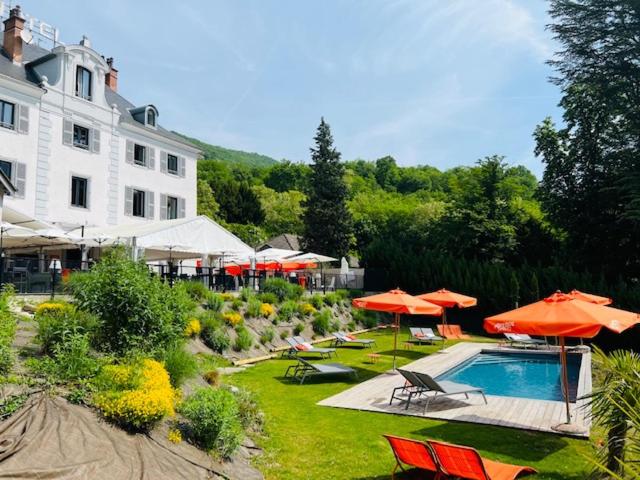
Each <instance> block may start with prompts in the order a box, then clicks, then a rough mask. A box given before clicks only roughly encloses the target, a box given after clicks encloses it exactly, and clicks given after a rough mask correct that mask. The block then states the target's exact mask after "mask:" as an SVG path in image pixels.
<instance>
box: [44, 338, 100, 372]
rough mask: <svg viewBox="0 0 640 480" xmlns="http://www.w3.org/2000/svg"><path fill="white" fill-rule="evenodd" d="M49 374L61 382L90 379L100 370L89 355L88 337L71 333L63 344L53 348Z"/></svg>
mask: <svg viewBox="0 0 640 480" xmlns="http://www.w3.org/2000/svg"><path fill="white" fill-rule="evenodd" d="M53 359H54V361H53V362H52V363H51V364H50V369H51V370H52V371H50V372H49V373H50V374H53V375H55V376H57V377H58V378H60V379H61V380H81V379H87V378H91V377H93V376H94V375H96V374H97V373H98V371H99V369H100V365H99V363H98V361H97V360H96V359H95V358H94V357H93V356H92V355H91V352H90V347H89V336H88V335H87V334H86V333H85V334H83V333H71V334H69V335H67V336H66V337H65V341H64V342H60V343H57V344H56V345H55V346H54V347H53Z"/></svg>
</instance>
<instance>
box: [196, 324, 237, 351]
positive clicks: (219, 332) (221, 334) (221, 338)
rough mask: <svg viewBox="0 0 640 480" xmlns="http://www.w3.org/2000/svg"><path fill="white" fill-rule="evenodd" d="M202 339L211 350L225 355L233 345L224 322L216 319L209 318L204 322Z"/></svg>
mask: <svg viewBox="0 0 640 480" xmlns="http://www.w3.org/2000/svg"><path fill="white" fill-rule="evenodd" d="M200 338H202V341H203V342H204V343H205V344H206V345H207V347H209V348H210V349H211V350H213V351H214V352H217V353H223V352H224V351H225V350H227V349H228V348H229V346H230V345H231V339H230V338H229V335H228V334H227V331H226V330H225V328H224V326H223V324H222V321H220V320H218V319H216V318H215V317H211V318H207V319H205V320H204V321H203V327H202V333H200Z"/></svg>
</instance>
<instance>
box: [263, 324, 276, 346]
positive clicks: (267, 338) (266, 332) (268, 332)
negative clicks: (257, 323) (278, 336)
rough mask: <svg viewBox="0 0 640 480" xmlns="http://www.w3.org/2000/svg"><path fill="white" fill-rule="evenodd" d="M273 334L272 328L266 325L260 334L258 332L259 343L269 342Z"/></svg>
mask: <svg viewBox="0 0 640 480" xmlns="http://www.w3.org/2000/svg"><path fill="white" fill-rule="evenodd" d="M274 336H275V331H274V330H273V328H272V327H267V328H266V329H265V330H264V331H263V332H262V333H261V334H260V343H261V344H262V345H265V344H267V343H270V342H272V341H273V337H274Z"/></svg>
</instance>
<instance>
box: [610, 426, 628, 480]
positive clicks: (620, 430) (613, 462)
mask: <svg viewBox="0 0 640 480" xmlns="http://www.w3.org/2000/svg"><path fill="white" fill-rule="evenodd" d="M628 430H629V425H628V424H627V422H626V420H621V421H620V422H619V423H618V424H617V425H614V426H613V427H611V428H610V429H609V431H608V432H607V468H608V469H609V470H610V471H612V472H615V473H618V474H620V475H622V473H623V467H622V463H621V462H622V461H624V450H625V443H626V441H627V431H628Z"/></svg>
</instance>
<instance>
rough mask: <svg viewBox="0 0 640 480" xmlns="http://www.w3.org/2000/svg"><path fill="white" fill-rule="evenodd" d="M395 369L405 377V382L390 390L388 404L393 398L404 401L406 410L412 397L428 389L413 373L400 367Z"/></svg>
mask: <svg viewBox="0 0 640 480" xmlns="http://www.w3.org/2000/svg"><path fill="white" fill-rule="evenodd" d="M397 371H398V373H399V374H400V375H402V377H403V378H404V379H405V382H404V385H401V386H399V387H395V388H394V389H393V391H392V392H391V398H390V399H389V405H391V403H392V402H393V401H394V400H400V401H401V402H406V405H405V410H406V409H408V408H409V404H410V403H411V400H412V399H413V398H414V397H417V396H420V395H422V394H423V393H424V392H426V391H428V390H429V389H428V388H426V387H425V386H424V384H423V382H421V381H420V379H419V378H417V377H416V375H415V373H413V372H410V371H408V370H403V369H401V368H398V370H397Z"/></svg>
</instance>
